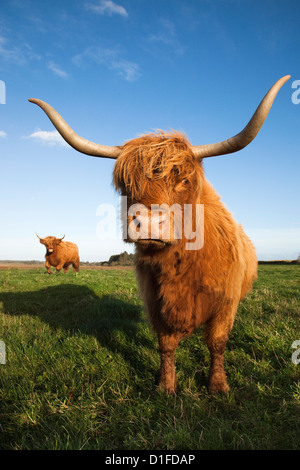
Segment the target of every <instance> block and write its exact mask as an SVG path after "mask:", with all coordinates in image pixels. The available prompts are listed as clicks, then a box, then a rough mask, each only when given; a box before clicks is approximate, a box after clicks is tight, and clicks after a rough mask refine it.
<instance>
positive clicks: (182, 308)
mask: <svg viewBox="0 0 300 470" xmlns="http://www.w3.org/2000/svg"><path fill="white" fill-rule="evenodd" d="M288 78H289V76H286V77H283V78H282V79H280V80H278V82H276V83H275V85H273V87H272V88H271V89H270V90H269V92H268V93H267V94H266V96H265V97H264V99H263V100H262V102H261V103H260V105H259V107H258V108H257V110H256V112H255V113H254V115H253V117H252V119H251V120H250V121H249V123H248V124H247V126H246V127H245V128H244V129H243V130H242V131H241V132H240V133H239V134H237V135H236V136H234V137H232V138H230V139H228V140H226V141H223V142H219V143H217V144H210V145H202V146H192V145H191V144H190V143H189V142H188V141H187V140H186V139H185V137H184V136H182V135H181V134H179V133H171V134H170V133H169V134H165V133H163V132H161V133H158V134H154V135H146V136H143V137H140V138H138V139H135V140H132V141H129V142H128V143H126V144H124V145H122V146H120V147H108V146H103V145H99V144H95V143H93V142H89V141H87V140H86V139H83V138H82V137H80V136H78V135H77V134H75V133H74V131H73V130H72V129H71V128H70V127H69V126H68V125H67V124H66V122H65V121H64V120H63V119H62V118H61V116H60V115H59V114H58V113H57V112H56V111H55V110H54V109H53V108H52V107H51V106H49V105H48V104H47V103H44V102H43V101H41V100H36V99H32V100H30V101H32V102H33V103H36V104H38V105H39V106H40V107H41V108H42V109H43V110H44V111H45V112H46V114H47V115H48V117H49V118H50V120H51V121H52V122H53V124H54V125H55V127H56V128H57V129H58V131H59V132H60V133H61V135H62V136H63V138H64V139H65V140H66V141H67V142H68V143H69V144H70V145H72V146H73V147H74V148H75V149H77V150H78V151H80V152H83V153H85V154H88V155H93V156H99V157H109V158H117V160H116V164H115V168H114V174H113V181H114V184H115V187H116V188H117V190H119V191H120V192H121V194H122V195H124V196H126V197H127V204H128V208H129V210H128V212H127V215H128V217H127V224H128V235H127V240H128V241H134V242H135V243H136V270H137V279H138V282H139V286H140V291H141V294H142V296H143V299H144V303H145V307H146V310H147V313H148V316H149V319H150V322H151V324H152V327H153V329H154V330H155V331H156V333H157V335H158V342H159V350H160V355H161V370H160V384H161V386H162V387H163V388H164V389H165V390H166V391H168V392H171V393H173V392H175V389H176V373H175V363H174V355H175V351H176V348H177V346H178V344H179V342H180V341H181V340H182V339H183V338H186V337H188V336H190V335H191V334H192V332H193V330H194V329H195V328H198V327H199V326H200V325H202V324H205V335H204V338H205V341H206V344H207V346H208V349H209V351H210V354H211V367H210V378H209V385H210V390H211V392H219V391H220V392H227V391H228V389H229V387H228V385H227V381H226V375H225V370H224V351H225V346H226V342H227V339H228V335H229V333H230V331H231V329H232V326H233V322H234V318H235V314H236V311H237V307H238V304H239V301H240V300H241V299H242V298H243V297H244V295H245V294H246V293H247V292H249V290H250V289H251V286H252V282H253V280H254V279H255V278H256V273H257V260H256V255H255V250H254V248H253V246H252V244H251V242H250V240H249V239H248V238H247V236H246V235H245V233H244V232H243V229H242V227H241V226H240V225H238V224H237V223H236V222H235V221H234V219H233V217H232V216H231V214H230V213H229V212H228V210H227V209H226V208H225V207H224V205H223V204H222V202H221V201H220V198H219V196H218V195H217V193H216V192H215V190H214V189H213V188H212V186H211V185H210V184H209V183H208V181H207V180H206V179H205V176H204V172H203V167H202V159H203V158H205V157H210V156H216V155H223V154H226V153H232V152H236V151H238V150H241V149H242V148H243V147H245V146H246V145H248V144H249V143H250V142H251V141H252V140H253V139H254V138H255V136H256V135H257V133H258V131H259V130H260V128H261V126H262V124H263V122H264V120H265V118H266V116H267V114H268V112H269V110H270V108H271V106H272V103H273V101H274V99H275V96H276V94H277V93H278V91H279V89H280V88H281V86H282V85H283V84H284V83H285V82H286V81H287V80H288ZM132 204H134V205H135V206H134V207H135V211H132V210H131V208H132V207H133V206H132ZM163 204H164V206H162V205H163ZM199 204H203V205H204V234H203V233H202V234H200V236H201V237H202V240H203V235H204V243H200V245H199V244H198V246H196V247H197V248H198V249H193V248H191V247H190V246H189V247H188V243H191V241H193V240H192V238H193V237H191V233H194V238H195V237H197V235H199V233H198V234H197V231H196V232H195V231H194V232H193V230H194V228H195V226H196V229H197V230H198V231H199V230H201V227H202V225H201V223H200V224H198V222H199V218H200V215H199V214H198V215H197V207H199ZM174 207H175V209H174V210H173V208H174ZM186 207H189V208H190V214H192V218H191V221H190V222H191V223H190V230H189V231H187V232H186V231H182V230H180V229H182V225H183V222H182V219H181V221H180V218H179V219H178V217H177V216H176V209H177V215H178V213H179V214H180V212H181V214H183V213H184V210H185V209H186ZM153 208H155V210H154V213H153ZM168 208H169V209H170V208H171V209H172V210H169V209H168ZM137 209H140V211H139V210H137ZM150 209H151V210H150ZM170 213H171V215H170ZM174 214H175V215H174ZM169 215H170V216H169ZM150 217H151V219H150ZM189 217H191V216H189ZM152 220H155V221H156V231H154V235H153V231H151V233H150V231H149V223H150V225H151V224H152ZM178 220H179V222H178ZM184 221H185V219H184ZM125 224H126V222H125ZM167 225H168V229H169V231H167V233H168V235H167V236H166V235H165V232H164V228H165V226H167ZM199 227H200V228H199ZM134 229H135V230H134ZM176 233H177V234H178V233H180V234H181V235H182V236H181V238H180V236H176ZM139 234H140V236H139ZM136 235H137V236H136ZM199 248H200V249H199Z"/></svg>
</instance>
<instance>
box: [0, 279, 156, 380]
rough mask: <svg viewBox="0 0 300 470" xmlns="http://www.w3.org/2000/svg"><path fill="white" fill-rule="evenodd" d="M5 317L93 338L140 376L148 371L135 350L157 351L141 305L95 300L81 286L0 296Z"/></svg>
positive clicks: (105, 297) (106, 298)
mask: <svg viewBox="0 0 300 470" xmlns="http://www.w3.org/2000/svg"><path fill="white" fill-rule="evenodd" d="M0 302H2V304H3V312H4V314H9V315H15V316H23V315H30V316H37V317H39V319H40V320H42V321H43V322H44V323H46V324H48V325H49V326H50V327H51V329H52V330H53V331H56V330H57V329H63V330H65V331H66V332H67V334H69V335H70V336H71V335H74V334H78V333H82V334H84V335H92V336H94V337H95V338H96V339H97V341H98V342H99V345H100V347H101V346H102V347H105V348H107V349H108V350H109V351H111V352H113V353H114V352H117V353H118V354H121V355H122V357H123V359H124V360H125V361H126V362H127V363H128V364H129V366H130V367H132V368H133V369H135V370H136V372H137V374H142V373H144V372H145V369H147V367H148V365H147V361H146V360H145V361H143V360H142V359H141V358H140V357H139V355H138V354H136V352H137V347H142V348H147V349H150V350H152V352H156V351H157V345H156V342H155V338H154V335H151V333H149V327H148V324H147V321H146V319H145V317H144V315H143V314H142V307H141V305H134V304H131V303H129V302H126V301H123V300H120V299H118V298H117V297H114V296H113V295H103V296H102V297H98V296H97V295H96V294H95V292H93V290H91V289H90V288H88V287H85V286H81V285H75V284H74V285H72V284H62V285H58V286H50V287H45V288H43V289H40V290H37V291H31V292H4V293H0Z"/></svg>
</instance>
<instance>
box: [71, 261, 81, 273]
mask: <svg viewBox="0 0 300 470" xmlns="http://www.w3.org/2000/svg"><path fill="white" fill-rule="evenodd" d="M72 264H73V271H74V273H78V272H79V264H80V261H79V258H78V259H77V260H76V261H74V263H72Z"/></svg>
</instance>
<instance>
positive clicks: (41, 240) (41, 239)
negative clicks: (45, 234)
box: [35, 232, 44, 242]
mask: <svg viewBox="0 0 300 470" xmlns="http://www.w3.org/2000/svg"><path fill="white" fill-rule="evenodd" d="M35 234H36V236H37V237H38V238H39V239H40V242H43V241H44V239H43V238H41V237H39V236H38V234H37V233H36V232H35Z"/></svg>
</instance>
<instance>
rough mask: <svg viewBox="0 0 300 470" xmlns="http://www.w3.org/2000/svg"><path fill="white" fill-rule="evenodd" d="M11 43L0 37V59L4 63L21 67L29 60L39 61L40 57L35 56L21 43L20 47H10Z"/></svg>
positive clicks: (26, 45)
mask: <svg viewBox="0 0 300 470" xmlns="http://www.w3.org/2000/svg"><path fill="white" fill-rule="evenodd" d="M11 42H12V41H9V40H8V39H7V38H5V37H3V36H0V58H1V60H3V61H6V62H12V63H14V64H17V65H23V64H25V63H26V62H27V61H29V60H40V59H41V56H39V55H38V54H36V53H35V52H34V50H33V49H32V47H31V46H30V45H29V44H27V43H23V44H22V45H19V44H18V45H17V46H15V45H12V44H11Z"/></svg>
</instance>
